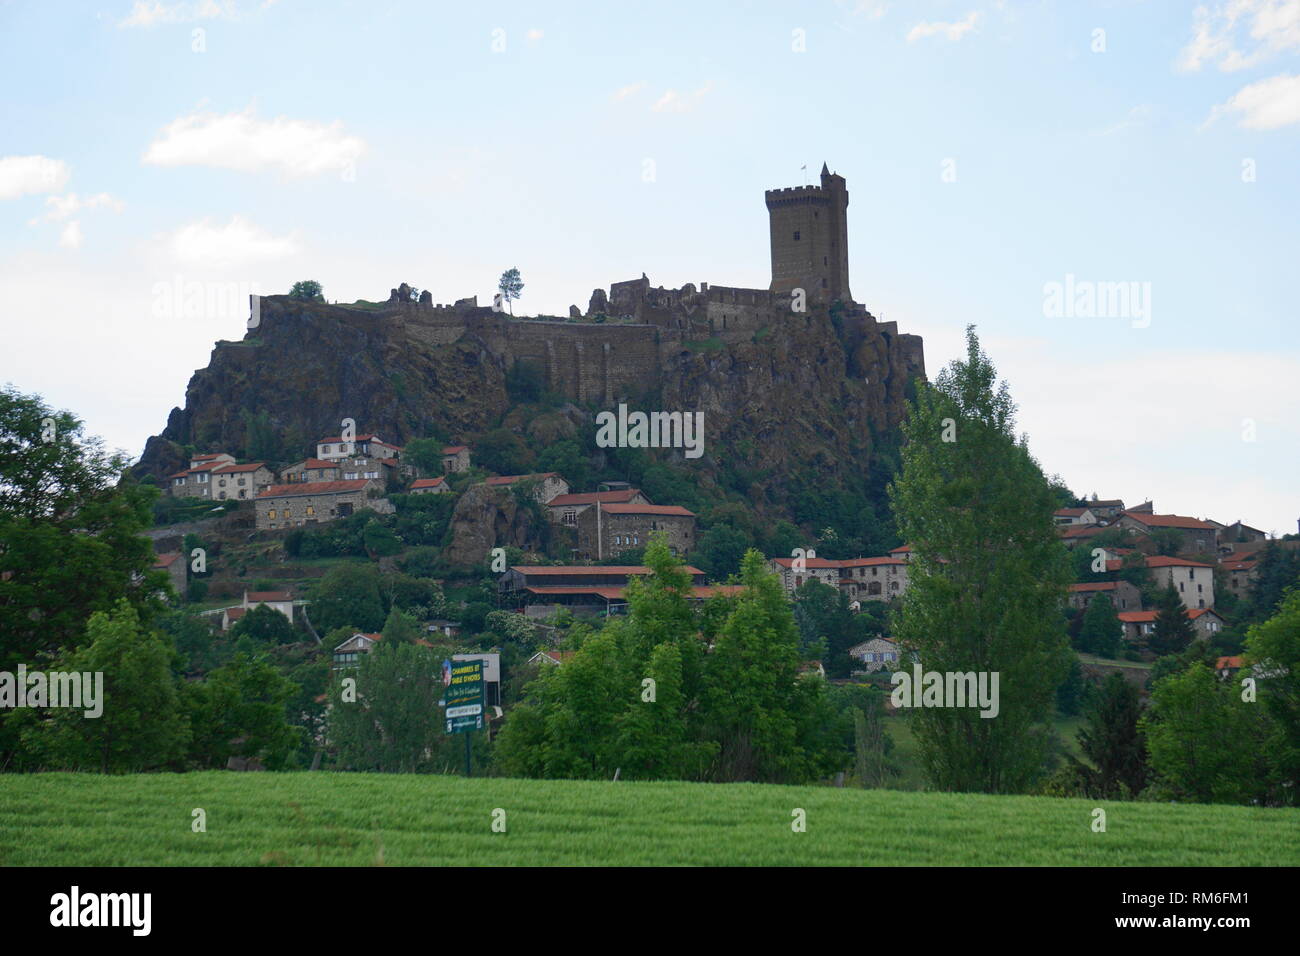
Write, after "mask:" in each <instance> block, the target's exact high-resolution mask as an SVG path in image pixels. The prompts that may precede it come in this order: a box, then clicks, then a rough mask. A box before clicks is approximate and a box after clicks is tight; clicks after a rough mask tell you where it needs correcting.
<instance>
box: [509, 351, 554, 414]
mask: <svg viewBox="0 0 1300 956" xmlns="http://www.w3.org/2000/svg"><path fill="white" fill-rule="evenodd" d="M545 385H546V380H545V376H544V374H543V372H542V368H541V366H540V365H538V364H537V363H536V362H525V361H523V360H522V359H515V361H514V364H513V365H511V366H510V368H509V369H507V370H506V395H507V396H509V398H510V401H512V402H518V403H521V404H527V403H530V402H536V401H538V400H539V399H540V398H541V397H542V389H543V388H544V387H545Z"/></svg>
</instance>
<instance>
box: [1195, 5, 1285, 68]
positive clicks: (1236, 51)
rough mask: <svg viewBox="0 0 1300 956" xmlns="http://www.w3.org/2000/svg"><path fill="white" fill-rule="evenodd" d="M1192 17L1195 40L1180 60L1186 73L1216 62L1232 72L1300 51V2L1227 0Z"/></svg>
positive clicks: (1196, 11)
mask: <svg viewBox="0 0 1300 956" xmlns="http://www.w3.org/2000/svg"><path fill="white" fill-rule="evenodd" d="M1192 16H1193V21H1192V39H1191V40H1190V41H1189V42H1188V44H1187V46H1185V47H1184V48H1183V50H1182V53H1181V54H1180V55H1179V58H1178V65H1179V67H1180V68H1181V69H1184V70H1199V69H1200V68H1201V67H1202V66H1204V65H1205V64H1206V63H1215V64H1217V65H1218V67H1219V69H1220V70H1223V71H1224V72H1232V71H1234V70H1242V69H1245V68H1247V67H1250V66H1254V65H1255V64H1257V63H1261V62H1263V61H1264V60H1267V59H1268V58H1269V57H1272V56H1274V55H1275V54H1278V53H1284V52H1286V51H1288V50H1300V0H1228V2H1226V3H1221V4H1219V5H1218V6H1216V7H1214V8H1213V9H1211V8H1209V7H1205V6H1201V7H1197V8H1196V10H1195V12H1194V13H1193V15H1192Z"/></svg>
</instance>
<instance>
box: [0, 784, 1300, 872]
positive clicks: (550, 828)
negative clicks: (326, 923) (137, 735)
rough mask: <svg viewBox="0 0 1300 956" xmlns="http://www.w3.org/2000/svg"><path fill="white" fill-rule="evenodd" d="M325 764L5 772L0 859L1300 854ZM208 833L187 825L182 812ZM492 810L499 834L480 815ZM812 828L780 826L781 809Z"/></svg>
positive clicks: (1157, 824) (777, 792) (730, 789)
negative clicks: (201, 820) (199, 813)
mask: <svg viewBox="0 0 1300 956" xmlns="http://www.w3.org/2000/svg"><path fill="white" fill-rule="evenodd" d="M1096 805H1098V804H1094V803H1093V802H1091V801H1085V800H1055V799H1051V798H1046V797H992V796H983V795H966V794H936V793H909V792H900V791H886V790H871V791H867V790H849V789H834V788H827V787H783V786H781V787H778V786H759V785H753V784H728V785H721V784H689V783H627V782H618V783H603V782H596V783H592V782H568V781H543V780H508V779H500V778H483V779H470V780H466V779H463V778H459V777H440V776H381V775H377V774H374V775H372V774H340V773H295V774H273V773H229V772H221V771H215V772H207V773H190V774H156V775H140V776H120V777H111V776H110V777H105V776H98V775H92V774H34V775H18V774H6V775H3V776H0V864H4V865H9V866H42V865H50V866H53V865H59V866H78V865H86V866H121V865H126V866H131V865H178V866H205V865H219V866H256V865H270V866H275V865H285V866H288V865H315V864H330V865H358V866H371V865H390V866H394V865H395V866H408V865H414V866H426V865H490V866H510V865H557V864H560V865H563V864H567V865H575V864H577V865H581V864H623V865H638V864H662V865H674V864H686V865H707V864H727V865H764V866H780V865H837V866H844V865H876V866H881V865H884V866H910V865H936V864H939V865H945V864H951V865H999V866H1006V865H1024V866H1039V865H1091V866H1166V865H1180V866H1182V865H1187V866H1240V865H1259V864H1267V865H1296V864H1300V810H1263V809H1255V808H1250V807H1229V806H1185V805H1178V806H1176V805H1172V804H1153V803H1109V804H1100V805H1101V806H1103V807H1104V808H1105V809H1106V812H1107V816H1108V820H1107V823H1108V827H1107V830H1108V832H1106V833H1094V832H1092V830H1091V829H1090V826H1089V824H1090V822H1091V819H1092V816H1091V814H1092V810H1093V807H1094V806H1096ZM196 807H201V808H203V809H204V810H205V811H206V813H207V832H206V833H194V832H192V831H191V811H192V810H193V809H194V808H196ZM497 808H500V809H502V810H504V811H505V822H506V832H505V833H494V832H493V831H492V818H493V811H494V810H495V809H497ZM796 808H802V809H803V810H805V811H806V813H807V831H806V832H803V833H795V832H793V831H792V829H791V821H792V819H793V817H792V811H793V810H795V809H796Z"/></svg>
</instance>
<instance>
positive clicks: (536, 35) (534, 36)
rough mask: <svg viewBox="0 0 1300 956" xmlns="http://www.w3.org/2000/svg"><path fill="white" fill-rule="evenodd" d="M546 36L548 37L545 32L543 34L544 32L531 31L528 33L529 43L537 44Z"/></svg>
mask: <svg viewBox="0 0 1300 956" xmlns="http://www.w3.org/2000/svg"><path fill="white" fill-rule="evenodd" d="M544 36H546V34H545V32H543V31H542V30H529V31H528V42H529V43H536V42H537V41H539V40H540V39H541V38H542V37H544Z"/></svg>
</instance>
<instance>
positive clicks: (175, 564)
mask: <svg viewBox="0 0 1300 956" xmlns="http://www.w3.org/2000/svg"><path fill="white" fill-rule="evenodd" d="M153 566H154V567H155V568H158V569H159V570H162V571H166V572H167V576H168V577H169V578H171V582H172V587H173V588H175V589H176V593H177V594H179V595H180V596H181V597H184V596H185V583H186V570H187V569H186V564H185V558H184V556H183V555H182V554H181V553H180V552H179V551H168V552H165V553H163V554H160V555H158V556H157V558H156V559H155V560H154V563H153Z"/></svg>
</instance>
